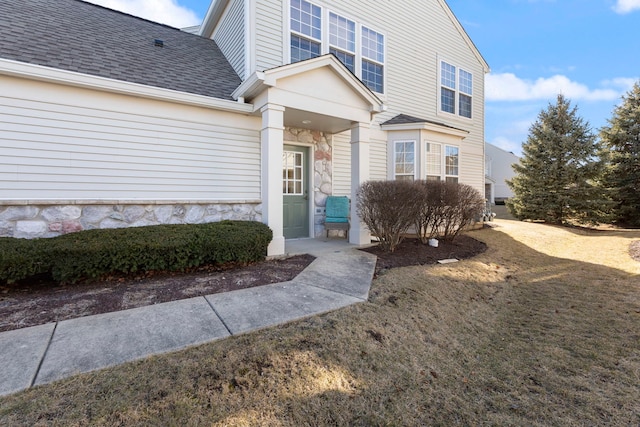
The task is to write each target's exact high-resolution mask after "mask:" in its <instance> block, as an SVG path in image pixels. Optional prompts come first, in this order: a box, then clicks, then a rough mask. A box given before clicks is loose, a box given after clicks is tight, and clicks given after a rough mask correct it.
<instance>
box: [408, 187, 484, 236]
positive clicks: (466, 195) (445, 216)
mask: <svg viewBox="0 0 640 427" xmlns="http://www.w3.org/2000/svg"><path fill="white" fill-rule="evenodd" d="M414 187H415V192H416V193H417V194H419V195H420V200H421V203H420V204H419V206H418V209H417V210H416V214H415V216H414V225H415V228H416V232H417V233H418V236H419V237H420V239H421V240H422V242H423V243H427V241H428V240H429V239H431V238H434V237H440V238H441V239H443V240H453V239H454V238H455V237H456V236H457V235H458V234H460V232H461V231H462V230H464V229H465V228H466V227H468V226H469V225H470V224H471V223H472V222H473V221H474V220H475V219H476V218H477V217H478V216H479V215H480V214H481V213H482V210H483V209H484V203H485V202H484V199H483V198H482V196H481V195H480V193H479V192H478V190H476V189H475V188H473V187H471V186H470V185H467V184H458V183H452V182H442V181H418V182H416V183H415V184H414Z"/></svg>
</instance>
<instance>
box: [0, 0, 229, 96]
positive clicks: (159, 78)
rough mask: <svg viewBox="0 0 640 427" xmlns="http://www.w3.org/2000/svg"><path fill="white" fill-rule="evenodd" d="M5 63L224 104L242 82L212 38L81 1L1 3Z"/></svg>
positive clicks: (0, 29) (10, 0) (0, 42)
mask: <svg viewBox="0 0 640 427" xmlns="http://www.w3.org/2000/svg"><path fill="white" fill-rule="evenodd" d="M155 39H159V40H162V41H163V42H164V47H157V46H155V45H154V40H155ZM0 58H4V59H11V60H15V61H21V62H27V63H31V64H38V65H44V66H47V67H53V68H59V69H63V70H69V71H77V72H80V73H85V74H91V75H96V76H102V77H108V78H112V79H117V80H124V81H128V82H134V83H141V84H144V85H148V86H155V87H160V88H165V89H173V90H178V91H182V92H187V93H195V94H199V95H205V96H210V97H215V98H222V99H231V93H232V92H233V90H234V89H235V88H236V87H238V85H239V84H240V83H241V80H240V78H239V77H238V76H237V74H236V73H235V72H234V70H233V68H232V67H231V65H230V64H229V62H228V61H227V60H226V58H225V57H224V55H223V54H222V52H221V51H220V49H219V48H218V46H217V45H216V43H215V42H214V41H213V40H209V39H206V38H203V37H199V36H197V35H194V34H189V33H186V32H183V31H180V30H178V29H176V28H172V27H169V26H166V25H162V24H157V23H154V22H151V21H147V20H144V19H141V18H137V17H134V16H131V15H127V14H125V13H121V12H116V11H113V10H111V9H106V8H103V7H100V6H96V5H94V4H91V3H86V2H83V1H80V0H2V1H0Z"/></svg>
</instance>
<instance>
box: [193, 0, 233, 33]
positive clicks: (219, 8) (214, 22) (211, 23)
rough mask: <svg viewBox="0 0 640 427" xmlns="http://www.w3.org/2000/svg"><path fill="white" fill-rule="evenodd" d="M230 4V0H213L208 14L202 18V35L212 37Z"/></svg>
mask: <svg viewBox="0 0 640 427" xmlns="http://www.w3.org/2000/svg"><path fill="white" fill-rule="evenodd" d="M228 4H229V0H213V1H212V2H211V4H209V9H207V14H206V15H205V16H204V19H203V20H202V25H200V32H199V35H200V36H202V37H206V38H208V39H210V38H211V36H212V35H213V32H214V30H215V28H216V27H217V26H218V23H219V21H220V18H221V17H222V14H223V13H224V11H225V9H226V8H227V5H228Z"/></svg>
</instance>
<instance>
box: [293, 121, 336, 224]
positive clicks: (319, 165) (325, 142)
mask: <svg viewBox="0 0 640 427" xmlns="http://www.w3.org/2000/svg"><path fill="white" fill-rule="evenodd" d="M284 141H285V144H286V143H288V142H299V143H303V144H305V145H313V207H314V210H313V212H312V215H313V228H314V230H313V232H314V236H316V237H321V236H324V235H325V229H324V219H325V205H326V202H327V197H328V196H330V195H331V194H332V193H333V161H332V159H333V139H332V135H331V134H325V133H324V132H320V131H314V130H308V129H297V128H289V127H287V128H285V130H284ZM331 233H332V234H333V233H336V235H338V236H342V237H344V235H345V234H344V231H342V230H331Z"/></svg>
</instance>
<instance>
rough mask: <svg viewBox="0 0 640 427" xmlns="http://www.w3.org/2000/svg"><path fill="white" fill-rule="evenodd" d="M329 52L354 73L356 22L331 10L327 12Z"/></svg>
mask: <svg viewBox="0 0 640 427" xmlns="http://www.w3.org/2000/svg"><path fill="white" fill-rule="evenodd" d="M329 52H331V53H333V54H334V55H335V56H336V57H337V58H338V59H339V60H340V61H342V63H343V64H344V65H346V67H347V68H348V69H349V70H350V71H351V72H352V73H354V74H355V72H356V61H355V58H356V23H355V22H353V21H350V20H348V19H347V18H343V17H341V16H338V15H336V14H335V13H333V12H331V13H329Z"/></svg>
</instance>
